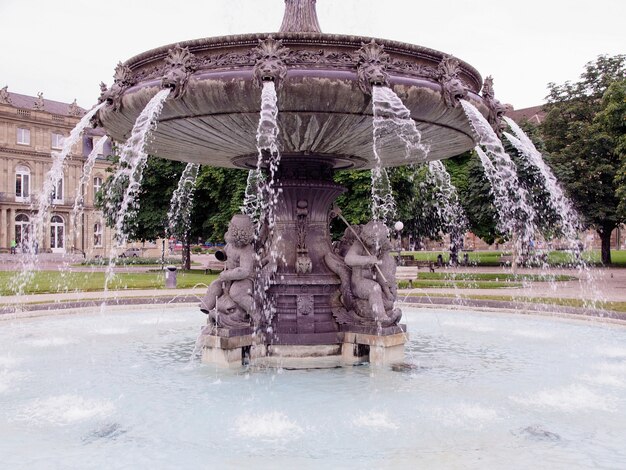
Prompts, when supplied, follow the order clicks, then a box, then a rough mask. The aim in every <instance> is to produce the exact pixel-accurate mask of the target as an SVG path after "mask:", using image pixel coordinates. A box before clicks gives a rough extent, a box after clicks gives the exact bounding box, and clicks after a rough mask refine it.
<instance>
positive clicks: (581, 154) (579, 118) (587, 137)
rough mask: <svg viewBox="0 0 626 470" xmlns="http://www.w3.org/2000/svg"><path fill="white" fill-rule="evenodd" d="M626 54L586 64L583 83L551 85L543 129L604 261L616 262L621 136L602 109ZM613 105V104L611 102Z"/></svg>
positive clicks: (620, 74) (551, 157) (555, 164)
mask: <svg viewBox="0 0 626 470" xmlns="http://www.w3.org/2000/svg"><path fill="white" fill-rule="evenodd" d="M625 68H626V56H625V55H617V56H614V57H607V56H600V57H598V58H597V59H596V60H595V61H594V62H589V63H588V64H586V66H585V71H584V72H583V74H582V75H581V77H580V80H579V81H578V82H575V83H571V82H566V83H564V84H562V85H557V84H555V83H550V84H548V88H549V91H550V93H549V95H548V96H547V98H546V99H547V100H548V103H547V104H546V106H545V109H546V111H547V115H546V118H545V120H544V122H543V123H542V125H541V131H542V135H543V137H544V141H545V144H546V149H547V151H548V152H549V157H548V163H549V164H550V165H551V166H552V168H553V170H554V173H555V174H556V176H557V178H558V179H559V181H560V182H561V183H562V184H563V186H564V189H565V190H566V192H567V193H568V195H569V197H570V198H571V200H572V202H573V203H574V206H575V207H576V209H577V210H578V212H579V213H580V214H581V215H582V216H583V217H584V221H585V223H586V225H587V226H589V227H592V228H594V229H595V230H596V231H597V233H598V235H599V236H600V239H601V240H602V262H603V263H605V264H609V263H610V262H611V250H610V240H611V232H612V231H613V229H615V228H616V227H617V226H618V225H619V224H620V223H622V222H623V221H624V216H623V214H620V213H619V212H618V205H619V198H618V196H617V193H616V191H617V183H616V181H618V178H617V176H618V170H619V168H620V163H621V162H620V158H619V155H618V152H617V150H616V149H617V146H618V141H619V137H620V134H615V132H614V130H613V129H612V128H611V127H610V126H607V123H606V120H605V119H603V117H602V116H603V114H602V113H603V111H604V110H605V106H606V105H607V99H604V96H605V94H606V93H607V91H608V90H609V87H610V86H611V85H612V84H613V83H614V82H616V81H621V80H623V79H624V76H625ZM609 101H610V100H609Z"/></svg>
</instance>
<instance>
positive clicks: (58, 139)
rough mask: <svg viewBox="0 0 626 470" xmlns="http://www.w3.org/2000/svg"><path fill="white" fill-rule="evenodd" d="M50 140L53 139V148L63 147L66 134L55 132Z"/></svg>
mask: <svg viewBox="0 0 626 470" xmlns="http://www.w3.org/2000/svg"><path fill="white" fill-rule="evenodd" d="M50 140H51V147H52V148H53V149H62V148H63V141H64V140H65V136H63V134H57V133H56V132H53V133H52V137H51V139H50Z"/></svg>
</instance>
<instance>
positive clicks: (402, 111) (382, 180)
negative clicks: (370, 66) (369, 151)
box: [372, 86, 428, 224]
mask: <svg viewBox="0 0 626 470" xmlns="http://www.w3.org/2000/svg"><path fill="white" fill-rule="evenodd" d="M372 107H373V110H374V120H373V141H374V142H373V151H374V159H375V164H374V168H372V216H373V218H374V219H375V220H381V221H383V222H384V223H385V224H388V223H390V222H391V221H392V220H393V217H394V215H395V213H396V203H395V201H394V199H393V193H392V191H391V184H390V182H389V176H388V174H387V171H386V170H385V168H383V164H382V158H381V153H382V152H381V150H382V148H383V145H384V144H385V143H387V142H388V141H389V140H391V139H395V138H400V139H401V140H402V141H403V142H404V145H405V150H406V157H407V158H412V159H415V158H422V159H425V157H426V154H427V153H428V147H427V146H425V145H424V144H422V141H421V139H422V135H421V133H420V131H419V130H418V129H417V126H416V125H415V122H414V121H413V120H412V119H411V112H410V111H409V110H408V109H407V107H406V106H404V104H403V103H402V100H401V99H400V98H399V97H398V95H396V94H395V93H394V91H393V90H392V89H391V88H389V87H380V86H375V87H373V89H372Z"/></svg>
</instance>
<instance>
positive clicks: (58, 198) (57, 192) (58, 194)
mask: <svg viewBox="0 0 626 470" xmlns="http://www.w3.org/2000/svg"><path fill="white" fill-rule="evenodd" d="M52 203H53V204H63V177H62V176H61V178H59V180H58V181H57V184H55V185H54V188H52Z"/></svg>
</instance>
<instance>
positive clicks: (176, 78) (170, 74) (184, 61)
mask: <svg viewBox="0 0 626 470" xmlns="http://www.w3.org/2000/svg"><path fill="white" fill-rule="evenodd" d="M195 61H196V59H195V56H194V55H193V54H192V53H191V52H189V48H188V47H181V46H180V44H176V47H174V49H170V50H169V51H168V54H167V57H166V58H165V63H166V72H165V75H164V76H163V78H162V79H161V87H163V88H171V89H172V90H173V92H172V93H171V95H170V96H171V97H172V98H174V99H176V98H180V97H181V96H183V95H184V94H185V91H186V89H187V84H188V82H189V79H190V77H191V74H192V73H193V72H194V71H195V69H196V68H195Z"/></svg>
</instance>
